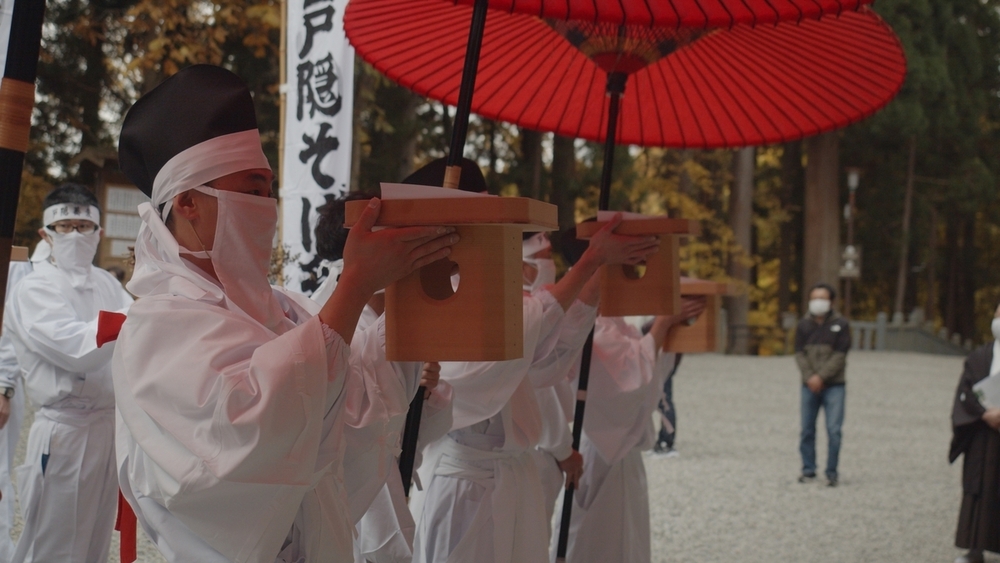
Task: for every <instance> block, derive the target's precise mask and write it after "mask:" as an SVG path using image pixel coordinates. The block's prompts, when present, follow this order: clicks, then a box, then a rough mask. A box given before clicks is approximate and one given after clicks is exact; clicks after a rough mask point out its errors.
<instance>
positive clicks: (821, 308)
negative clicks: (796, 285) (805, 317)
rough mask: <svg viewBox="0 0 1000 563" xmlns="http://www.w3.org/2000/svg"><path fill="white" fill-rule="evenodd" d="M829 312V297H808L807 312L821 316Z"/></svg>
mask: <svg viewBox="0 0 1000 563" xmlns="http://www.w3.org/2000/svg"><path fill="white" fill-rule="evenodd" d="M829 312H830V300H829V299H810V300H809V314H811V315H813V316H814V317H822V316H823V315H825V314H827V313H829Z"/></svg>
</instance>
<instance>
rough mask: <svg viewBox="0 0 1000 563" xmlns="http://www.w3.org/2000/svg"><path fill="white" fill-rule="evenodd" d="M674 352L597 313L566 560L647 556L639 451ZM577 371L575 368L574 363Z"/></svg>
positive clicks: (644, 561)
mask: <svg viewBox="0 0 1000 563" xmlns="http://www.w3.org/2000/svg"><path fill="white" fill-rule="evenodd" d="M673 364H674V355H673V354H670V353H664V352H662V351H657V350H655V344H654V342H653V337H652V336H651V335H646V336H643V335H642V333H640V332H639V330H638V329H636V328H635V327H633V326H631V325H629V324H628V323H626V322H625V320H624V319H622V318H620V317H599V318H598V319H597V326H596V329H595V331H594V349H593V359H592V363H591V368H590V380H589V384H588V387H587V411H586V413H587V416H586V417H585V418H584V421H583V439H582V440H581V444H580V453H581V454H582V455H583V461H584V472H583V477H582V478H581V479H580V488H579V489H578V490H577V492H576V494H575V495H574V503H573V515H572V519H571V523H570V535H569V542H570V543H569V549H568V551H567V554H566V560H567V561H569V562H572V563H587V562H593V563H598V562H600V563H605V562H607V561H616V562H620V563H649V561H650V533H649V497H648V491H647V487H646V470H645V467H644V466H643V462H642V455H641V452H642V451H643V450H647V449H649V448H651V447H653V444H654V443H655V441H656V432H655V430H654V428H653V422H652V413H653V411H654V409H656V405H657V402H658V401H659V399H660V395H661V393H662V389H663V382H664V381H665V380H666V378H667V377H668V376H669V375H670V370H671V368H672V367H673ZM577 371H579V370H578V368H577Z"/></svg>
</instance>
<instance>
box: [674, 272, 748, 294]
mask: <svg viewBox="0 0 1000 563" xmlns="http://www.w3.org/2000/svg"><path fill="white" fill-rule="evenodd" d="M739 294H740V291H739V288H738V287H737V286H736V284H731V283H722V282H714V281H709V280H701V279H698V278H686V277H683V276H681V295H739Z"/></svg>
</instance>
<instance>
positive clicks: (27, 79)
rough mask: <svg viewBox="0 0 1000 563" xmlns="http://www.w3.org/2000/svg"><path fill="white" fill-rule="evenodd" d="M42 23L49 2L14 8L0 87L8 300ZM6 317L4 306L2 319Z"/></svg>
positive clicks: (2, 280)
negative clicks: (12, 253) (12, 250)
mask: <svg viewBox="0 0 1000 563" xmlns="http://www.w3.org/2000/svg"><path fill="white" fill-rule="evenodd" d="M44 17H45V0H17V1H15V2H14V10H13V14H12V15H11V23H10V40H9V43H8V47H7V61H6V64H5V65H4V75H3V80H2V81H0V295H5V294H6V290H7V271H8V267H9V265H10V247H11V245H12V244H13V242H14V223H15V221H16V220H17V198H18V196H19V195H20V192H21V170H22V169H23V168H24V153H25V152H27V150H28V136H29V134H30V132H31V110H32V109H33V107H34V104H35V78H36V77H37V75H38V51H39V49H40V48H41V40H42V20H43V18H44ZM2 312H3V309H2V305H0V315H2Z"/></svg>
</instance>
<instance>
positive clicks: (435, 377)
mask: <svg viewBox="0 0 1000 563" xmlns="http://www.w3.org/2000/svg"><path fill="white" fill-rule="evenodd" d="M439 381H441V364H439V363H437V362H426V363H424V371H423V373H421V374H420V385H421V386H422V387H424V389H425V391H424V399H425V400H426V399H430V398H431V391H433V390H434V388H435V387H437V386H438V382H439Z"/></svg>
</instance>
